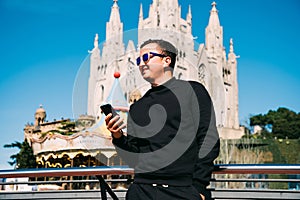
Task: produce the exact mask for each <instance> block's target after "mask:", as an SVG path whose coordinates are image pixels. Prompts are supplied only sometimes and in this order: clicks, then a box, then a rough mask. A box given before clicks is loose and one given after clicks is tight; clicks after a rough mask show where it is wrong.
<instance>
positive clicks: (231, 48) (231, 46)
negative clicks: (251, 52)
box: [229, 38, 233, 53]
mask: <svg viewBox="0 0 300 200" xmlns="http://www.w3.org/2000/svg"><path fill="white" fill-rule="evenodd" d="M229 43H230V48H229V52H230V53H233V41H232V38H230V42H229Z"/></svg>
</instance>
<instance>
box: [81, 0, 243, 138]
mask: <svg viewBox="0 0 300 200" xmlns="http://www.w3.org/2000/svg"><path fill="white" fill-rule="evenodd" d="M185 16H186V17H185V19H184V18H182V17H181V6H180V5H179V4H178V0H153V1H152V4H150V6H149V13H148V17H147V18H144V12H143V5H142V4H140V12H139V16H136V17H137V18H138V24H137V26H138V29H137V30H136V31H137V38H132V40H129V41H128V42H127V44H126V48H125V44H124V43H123V36H126V37H128V36H129V37H132V36H133V35H136V33H134V34H131V33H130V34H129V35H125V34H128V32H123V23H122V21H121V19H120V9H119V6H118V3H117V0H114V2H113V6H112V8H111V13H110V17H109V20H108V22H107V23H106V40H105V41H104V43H103V48H102V50H101V52H100V49H99V46H98V42H99V41H98V35H97V34H96V36H95V40H94V48H93V50H91V51H90V77H89V86H88V113H87V114H88V115H92V116H95V117H96V120H97V119H98V118H99V117H100V116H101V113H100V109H99V106H100V105H101V104H103V103H105V100H106V99H107V97H108V95H109V91H110V90H111V89H112V86H113V82H114V78H113V74H114V73H115V72H118V73H120V74H122V76H121V77H120V78H119V82H120V87H121V88H122V91H123V93H124V97H125V99H126V101H127V103H128V104H132V103H134V102H135V101H137V100H138V98H140V97H141V96H143V94H145V92H146V91H147V90H148V89H149V88H150V84H149V83H148V82H146V81H145V80H144V79H143V78H142V76H141V75H140V72H139V69H138V67H137V66H136V64H135V59H136V57H137V56H138V55H139V49H136V46H140V45H141V44H142V43H143V42H145V41H146V40H149V39H164V40H167V41H169V42H171V43H172V44H174V46H175V47H176V48H177V60H176V66H175V68H174V76H175V77H176V78H177V79H182V80H193V81H197V82H200V83H202V84H203V85H204V86H205V87H206V89H207V91H208V92H209V94H210V96H211V98H212V101H213V103H214V108H215V113H216V123H217V126H218V129H219V132H220V135H221V137H222V138H239V137H241V135H242V134H243V131H242V130H241V128H240V126H239V118H238V83H237V59H236V58H237V56H236V55H235V53H234V51H233V41H232V39H231V40H230V44H229V45H230V51H229V53H228V55H227V54H226V51H225V47H224V45H223V27H222V26H221V24H220V20H219V16H218V10H217V8H216V3H215V2H213V3H212V8H211V10H210V15H209V19H208V25H207V27H206V29H205V35H204V37H205V39H204V40H205V43H203V44H200V45H199V46H198V45H197V48H198V49H195V46H196V45H195V41H194V40H195V38H196V37H194V36H193V35H192V7H191V6H189V7H188V11H187V13H186V14H185ZM136 39H137V44H135V43H134V42H133V41H134V40H136ZM100 53H102V54H100ZM227 57H228V59H227Z"/></svg>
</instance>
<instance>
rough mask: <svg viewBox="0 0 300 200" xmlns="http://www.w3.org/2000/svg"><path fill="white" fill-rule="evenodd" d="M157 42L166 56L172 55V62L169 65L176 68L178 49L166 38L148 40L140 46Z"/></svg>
mask: <svg viewBox="0 0 300 200" xmlns="http://www.w3.org/2000/svg"><path fill="white" fill-rule="evenodd" d="M153 43H154V44H157V45H158V46H159V47H160V49H161V51H162V53H163V54H164V55H166V56H170V58H171V63H170V65H169V67H172V68H174V66H175V63H176V56H177V49H176V48H175V47H174V46H173V44H171V43H170V42H168V41H165V40H159V39H155V40H151V39H150V40H147V41H145V42H144V43H143V44H141V46H140V48H143V47H144V46H146V45H147V44H153Z"/></svg>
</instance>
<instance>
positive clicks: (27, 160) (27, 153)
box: [4, 140, 36, 169]
mask: <svg viewBox="0 0 300 200" xmlns="http://www.w3.org/2000/svg"><path fill="white" fill-rule="evenodd" d="M4 148H18V149H20V151H19V153H17V154H13V155H11V156H10V159H11V160H12V161H8V163H9V164H10V165H11V166H13V165H15V168H17V169H28V168H35V167H36V159H35V156H34V154H33V150H32V148H31V146H30V145H29V143H28V142H27V141H26V140H25V141H24V142H23V143H20V142H17V141H15V142H14V143H11V144H5V145H4Z"/></svg>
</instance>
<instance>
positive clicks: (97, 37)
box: [94, 33, 99, 48]
mask: <svg viewBox="0 0 300 200" xmlns="http://www.w3.org/2000/svg"><path fill="white" fill-rule="evenodd" d="M98 40H99V36H98V33H96V35H95V39H94V48H98V45H99V41H98Z"/></svg>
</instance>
